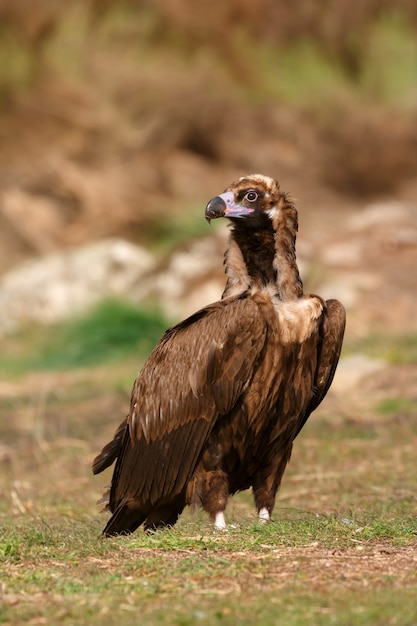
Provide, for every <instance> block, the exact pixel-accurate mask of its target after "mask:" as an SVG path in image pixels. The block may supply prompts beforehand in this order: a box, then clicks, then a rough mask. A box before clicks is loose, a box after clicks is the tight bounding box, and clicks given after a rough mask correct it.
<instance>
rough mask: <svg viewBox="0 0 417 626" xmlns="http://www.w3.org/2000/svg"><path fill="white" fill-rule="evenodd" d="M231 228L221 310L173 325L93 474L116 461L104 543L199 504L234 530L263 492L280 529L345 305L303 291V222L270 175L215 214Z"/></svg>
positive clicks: (222, 201) (230, 196)
mask: <svg viewBox="0 0 417 626" xmlns="http://www.w3.org/2000/svg"><path fill="white" fill-rule="evenodd" d="M219 217H227V218H228V219H230V220H231V222H232V229H231V234H230V245H229V248H228V250H227V252H226V254H225V267H226V275H227V282H226V288H225V291H224V293H223V297H222V299H221V300H220V301H219V302H215V303H214V304H210V305H208V306H207V307H205V308H203V309H201V310H200V311H198V312H197V313H195V314H194V315H192V316H191V317H189V318H188V319H186V320H185V321H183V322H181V323H180V324H178V325H177V326H174V327H173V328H170V329H169V330H168V331H167V332H166V333H165V335H164V336H163V337H162V339H161V340H160V342H159V343H158V344H157V346H156V347H155V349H154V350H153V352H152V354H151V355H150V357H149V358H148V360H147V362H146V363H145V365H144V367H143V369H142V371H141V372H140V374H139V376H138V377H137V379H136V381H135V384H134V387H133V392H132V398H131V405H130V411H129V414H128V416H127V418H126V419H125V420H124V421H123V422H122V424H121V425H120V426H119V428H118V429H117V431H116V433H115V436H114V439H113V440H112V441H111V442H110V443H109V444H107V445H106V446H105V447H104V449H103V451H102V452H101V453H100V454H99V455H98V457H97V458H96V459H95V460H94V463H93V471H94V473H98V472H101V471H102V470H103V469H105V468H106V467H108V466H109V465H111V464H112V463H113V461H115V460H116V466H115V469H114V474H113V479H112V483H111V488H110V493H109V502H108V508H109V509H110V511H111V513H112V516H111V518H110V520H109V521H108V523H107V525H106V527H105V529H104V531H103V534H104V535H115V534H118V533H129V532H133V531H134V530H135V529H136V528H138V526H140V525H141V524H142V523H143V524H144V527H145V529H149V528H157V527H159V526H163V525H167V524H169V525H172V524H174V523H175V522H176V521H177V519H178V516H179V515H180V513H181V512H182V510H183V509H184V507H185V506H186V505H187V504H198V505H201V506H202V507H203V508H204V509H205V510H206V511H207V513H208V514H209V515H210V517H211V518H212V519H213V520H214V522H215V525H216V527H218V528H223V527H224V526H225V521H224V510H225V508H226V504H227V499H228V496H229V494H233V493H235V492H237V491H239V490H243V489H248V488H250V487H252V490H253V495H254V500H255V505H256V507H257V509H258V514H259V517H260V518H261V519H269V518H270V515H271V512H272V509H273V506H274V503H275V496H276V492H277V490H278V487H279V485H280V483H281V479H282V476H283V474H284V471H285V468H286V465H287V463H288V461H289V458H290V456H291V450H292V445H293V441H294V439H295V437H296V436H297V435H298V433H299V432H300V430H301V428H302V427H303V425H304V424H305V422H306V420H307V419H308V417H309V415H310V413H311V412H312V411H313V410H314V409H315V408H316V407H317V406H318V405H319V404H320V402H321V401H322V400H323V398H324V396H325V395H326V393H327V390H328V389H329V387H330V384H331V382H332V379H333V375H334V372H335V369H336V365H337V362H338V359H339V355H340V350H341V346H342V340H343V333H344V327H345V311H344V308H343V306H342V305H341V304H340V303H339V302H338V301H337V300H328V301H327V302H324V301H323V300H322V299H321V298H320V297H318V296H310V295H304V294H303V287H302V282H301V279H300V276H299V273H298V268H297V263H296V256H295V240H296V232H297V212H296V209H295V207H294V205H293V204H292V202H291V201H290V200H289V199H288V197H287V196H286V195H285V194H284V193H282V192H280V190H279V186H278V183H276V182H275V181H274V180H272V179H271V178H268V177H266V176H261V175H253V176H248V177H244V178H240V179H239V180H238V181H237V182H235V183H233V184H232V185H231V186H230V187H228V189H227V190H226V192H225V193H223V194H221V195H220V196H216V197H215V198H213V199H212V200H211V201H210V202H209V203H208V205H207V207H206V218H207V219H208V220H209V221H210V220H211V219H215V218H219Z"/></svg>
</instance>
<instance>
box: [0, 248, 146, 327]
mask: <svg viewBox="0 0 417 626" xmlns="http://www.w3.org/2000/svg"><path fill="white" fill-rule="evenodd" d="M153 267H154V259H153V257H152V256H151V255H150V254H149V253H148V252H147V251H146V250H144V249H143V248H141V247H139V246H136V245H133V244H131V243H128V242H127V241H124V240H121V239H108V240H104V241H100V242H96V243H94V244H90V245H86V246H82V247H80V248H77V249H73V250H70V251H65V252H61V253H54V254H50V255H47V256H45V257H43V258H41V259H39V260H36V261H30V262H26V263H24V264H23V265H21V266H19V267H18V268H16V269H14V270H12V271H10V272H8V273H7V274H5V275H4V276H3V278H2V280H1V281H0V334H4V333H7V332H11V331H14V330H16V329H17V328H18V327H19V325H20V324H21V323H22V322H28V321H36V322H42V323H51V322H57V321H60V320H63V319H66V318H69V317H71V316H73V315H75V314H79V313H82V312H84V311H86V310H88V309H89V308H90V307H91V306H92V305H93V304H95V303H96V302H98V301H99V300H101V299H104V298H109V297H118V296H123V297H124V296H126V295H128V294H129V292H130V290H131V288H132V286H133V285H134V284H135V283H136V282H137V281H138V280H139V278H140V277H141V276H143V275H144V274H145V273H147V272H149V271H150V270H151V269H152V268H153Z"/></svg>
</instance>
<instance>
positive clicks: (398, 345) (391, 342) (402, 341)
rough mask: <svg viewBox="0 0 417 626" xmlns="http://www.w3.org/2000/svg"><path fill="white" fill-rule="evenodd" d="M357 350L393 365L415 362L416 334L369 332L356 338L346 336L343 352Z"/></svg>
mask: <svg viewBox="0 0 417 626" xmlns="http://www.w3.org/2000/svg"><path fill="white" fill-rule="evenodd" d="M357 352H360V353H362V354H367V355H368V356H370V357H372V358H376V359H382V360H384V361H387V362H388V363H391V364H393V365H400V364H406V363H417V334H415V333H404V334H401V335H400V334H392V335H389V334H387V333H384V334H382V333H371V334H369V335H368V336H366V337H361V338H357V339H351V338H347V340H346V342H345V345H344V354H352V353H357Z"/></svg>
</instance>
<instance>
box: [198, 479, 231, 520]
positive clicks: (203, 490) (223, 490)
mask: <svg viewBox="0 0 417 626" xmlns="http://www.w3.org/2000/svg"><path fill="white" fill-rule="evenodd" d="M196 479H197V480H196V484H195V488H196V492H197V493H198V498H199V501H200V503H201V506H202V507H203V509H204V510H205V511H206V513H208V515H209V516H210V518H211V519H212V520H213V521H214V527H215V528H216V529H218V530H224V529H225V528H226V521H225V519H224V511H225V509H226V505H227V500H228V497H229V481H228V478H227V474H226V472H224V471H223V470H221V469H214V470H209V471H207V470H204V469H202V468H200V469H199V471H198V472H197V476H196Z"/></svg>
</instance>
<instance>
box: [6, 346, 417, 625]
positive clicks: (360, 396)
mask: <svg viewBox="0 0 417 626" xmlns="http://www.w3.org/2000/svg"><path fill="white" fill-rule="evenodd" d="M78 340H80V337H78ZM78 340H77V341H78ZM12 344H13V346H14V353H15V354H20V355H21V358H23V355H25V354H26V356H27V349H28V348H27V347H26V348H25V349H23V348H22V347H21V349H20V352H19V350H18V346H19V338H17V339H15V340H13V341H12V340H10V343H9V345H8V350H9V352H7V351H5V352H4V353H3V361H2V363H3V371H6V363H7V354H10V353H11V352H12V351H13V350H12V348H13V346H12ZM27 345H28V344H27ZM37 345H38V344H37ZM25 351H26V352H25ZM5 355H6V356H5ZM140 358H141V357H140ZM140 358H137V357H136V356H134V355H132V354H129V353H127V354H125V356H124V357H123V358H121V357H120V355H119V356H118V358H117V359H116V358H115V359H110V360H109V361H106V359H104V361H106V362H107V365H106V367H103V366H99V365H96V366H94V367H89V368H88V369H80V368H78V369H67V370H59V371H56V370H48V369H45V368H42V369H39V370H37V371H34V370H33V371H30V372H24V369H22V370H21V371H20V373H16V371H15V373H14V374H12V373H9V374H7V373H5V374H4V375H3V382H2V383H1V384H0V434H1V443H0V467H1V472H0V493H1V498H0V580H1V589H0V603H1V604H0V606H1V608H0V623H2V624H10V625H11V624H13V625H19V624H24V623H29V624H32V625H41V624H56V623H61V624H65V625H67V626H69V625H71V624H77V625H82V624H87V623H91V622H94V623H97V622H98V623H100V624H102V625H104V626H106V625H107V624H108V625H110V624H118V625H119V626H121V625H125V624H126V625H128V624H133V623H138V621H139V622H140V623H142V624H149V625H153V624H178V625H186V624H201V625H204V626H205V625H209V624H210V625H211V624H226V625H228V624H230V625H232V624H236V623H239V624H262V625H273V624H287V625H290V626H293V625H294V626H295V625H298V624H300V625H301V624H302V625H304V624H314V625H318V626H321V625H328V624H346V625H348V624H349V625H351V624H355V625H356V624H358V625H360V624H372V625H381V626H382V625H383V626H385V625H391V624H398V625H401V626H404V625H407V624H410V625H411V624H415V623H416V621H417V608H416V601H415V597H416V593H417V516H416V513H417V505H416V500H415V485H416V482H417V466H416V463H415V450H416V443H417V423H416V420H415V415H416V413H417V402H416V399H415V394H414V392H413V393H411V394H409V397H408V398H407V401H406V402H405V401H404V394H403V392H401V393H400V392H398V389H396V388H395V380H397V381H402V383H401V384H402V385H403V386H404V385H405V384H406V382H404V381H407V380H409V382H410V384H411V383H412V380H413V376H414V379H415V375H413V373H412V371H411V370H412V367H414V366H412V367H411V368H410V364H406V365H403V364H399V365H395V366H392V367H394V368H396V369H393V370H392V371H395V373H396V374H395V376H392V375H390V376H389V380H390V381H391V384H388V383H386V382H385V381H384V380H382V378H381V376H380V377H379V380H378V381H377V382H375V381H374V382H373V383H370V384H368V385H367V386H364V387H362V388H361V389H358V390H356V391H355V392H354V393H351V394H345V393H343V395H338V394H337V393H335V392H334V393H333V394H330V396H329V397H328V398H327V399H326V402H325V405H324V406H323V407H322V408H320V410H319V411H318V412H317V413H316V414H315V416H314V417H313V418H312V419H311V420H310V422H309V423H308V424H307V426H306V428H305V429H304V431H303V433H302V434H301V436H300V437H299V439H298V440H297V443H296V446H295V450H294V454H293V458H292V460H291V463H290V465H289V468H288V471H287V473H286V475H285V477H284V482H283V486H282V490H281V493H280V497H279V499H278V502H277V507H276V510H275V515H274V521H273V522H272V523H270V524H267V525H259V524H258V523H257V522H256V517H255V512H254V510H253V506H252V502H251V496H250V494H249V493H244V494H240V495H239V496H237V497H235V498H234V499H232V501H231V502H230V505H229V507H228V511H227V517H228V521H229V529H228V531H227V532H224V533H218V534H214V533H213V530H212V527H211V525H210V524H209V523H208V521H207V520H206V518H205V516H204V515H203V514H201V513H200V512H194V513H192V512H189V511H188V512H186V513H185V514H184V515H183V516H182V518H181V520H180V522H179V523H178V525H177V526H176V527H175V528H174V529H172V530H167V531H163V532H158V533H155V534H153V535H144V534H143V533H142V532H141V531H138V532H137V533H136V534H134V535H133V536H131V537H128V538H118V539H106V540H103V539H101V537H100V531H101V529H102V528H103V526H104V524H105V520H106V514H104V515H100V513H99V507H96V505H95V502H96V500H97V499H98V498H99V497H100V495H101V492H102V491H103V489H104V487H105V486H106V484H107V483H108V482H109V479H110V473H108V474H107V475H105V476H98V477H93V476H92V474H91V471H90V464H91V460H92V458H93V457H94V455H95V454H96V453H97V451H98V450H99V449H100V446H101V445H102V444H103V443H105V442H106V441H107V440H108V438H109V436H110V435H111V433H112V432H113V430H114V428H115V426H116V425H117V423H118V422H119V420H120V419H121V418H122V417H123V415H124V413H125V412H126V410H127V407H128V403H129V394H130V388H131V383H132V381H133V378H134V377H135V375H136V370H137V367H138V366H139V365H140ZM401 368H404V370H401V371H400V369H401ZM407 376H408V378H407ZM393 381H394V382H393ZM393 385H394V386H393ZM413 394H414V395H413Z"/></svg>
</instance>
